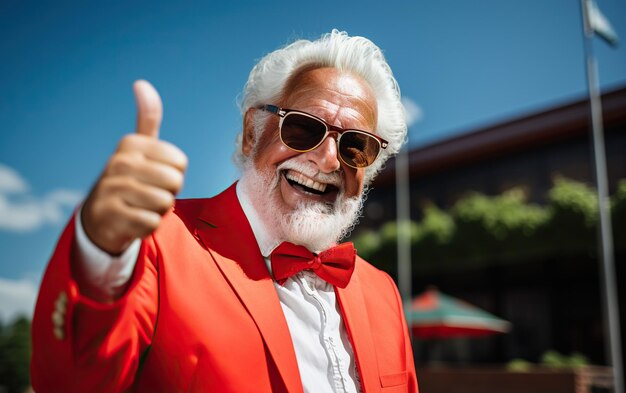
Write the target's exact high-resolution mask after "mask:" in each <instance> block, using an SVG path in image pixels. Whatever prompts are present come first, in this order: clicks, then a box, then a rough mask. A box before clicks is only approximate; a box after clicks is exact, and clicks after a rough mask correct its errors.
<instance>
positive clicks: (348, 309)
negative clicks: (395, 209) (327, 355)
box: [335, 258, 380, 393]
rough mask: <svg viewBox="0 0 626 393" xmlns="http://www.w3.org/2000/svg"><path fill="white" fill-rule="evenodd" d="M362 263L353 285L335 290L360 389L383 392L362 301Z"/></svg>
mask: <svg viewBox="0 0 626 393" xmlns="http://www.w3.org/2000/svg"><path fill="white" fill-rule="evenodd" d="M358 273H359V260H358V258H357V264H356V266H355V270H354V273H353V274H352V278H351V279H350V283H349V284H348V286H346V287H345V288H343V289H342V288H335V292H336V293H337V299H338V300H339V306H340V308H341V314H342V316H343V320H344V322H345V324H346V328H347V330H348V335H349V336H350V342H351V343H352V349H353V350H354V355H355V356H356V361H357V365H358V369H359V374H360V377H361V387H362V389H363V391H364V392H365V393H367V392H377V391H378V390H379V389H380V382H379V378H378V361H377V359H376V352H375V350H374V341H373V340H372V334H371V330H370V322H369V317H368V314H367V309H366V307H365V300H364V299H363V288H362V286H361V282H360V279H359V274H358Z"/></svg>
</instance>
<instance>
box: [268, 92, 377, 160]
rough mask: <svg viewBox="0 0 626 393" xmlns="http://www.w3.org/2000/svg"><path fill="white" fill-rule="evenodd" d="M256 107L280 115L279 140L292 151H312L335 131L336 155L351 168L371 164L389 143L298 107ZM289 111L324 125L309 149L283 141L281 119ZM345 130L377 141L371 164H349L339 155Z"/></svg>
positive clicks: (269, 105) (283, 118) (371, 134)
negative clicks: (298, 147)
mask: <svg viewBox="0 0 626 393" xmlns="http://www.w3.org/2000/svg"><path fill="white" fill-rule="evenodd" d="M258 109H261V110H264V111H266V112H270V113H272V114H274V115H276V116H278V117H280V120H279V121H278V136H279V138H280V141H281V143H282V144H283V145H285V146H287V147H288V148H290V149H291V150H293V151H297V152H299V153H306V152H309V151H313V150H315V149H317V148H318V147H319V146H320V145H321V144H322V143H324V141H325V140H326V138H327V137H328V135H329V134H330V133H331V132H335V133H337V138H336V139H335V140H336V142H337V147H338V152H337V156H338V157H339V159H340V160H341V162H343V163H344V164H346V165H347V166H349V167H351V168H355V169H360V168H367V167H368V166H370V165H372V164H373V163H374V162H375V161H376V160H377V159H378V157H379V156H380V153H381V152H382V150H383V149H386V148H387V146H388V145H389V142H387V141H386V140H384V139H383V138H381V137H379V136H378V135H376V134H373V133H371V132H367V131H363V130H357V129H354V128H341V127H337V126H334V125H332V124H328V123H327V122H326V121H325V120H324V119H321V118H319V117H317V116H315V115H312V114H310V113H306V112H303V111H301V110H298V109H287V108H280V107H278V106H276V105H271V104H267V105H261V106H259V107H258ZM290 113H293V114H298V115H302V116H305V117H309V118H311V119H314V120H317V121H319V122H320V123H322V124H323V125H324V126H325V127H326V133H325V134H324V136H323V137H322V138H321V139H320V141H319V142H318V143H317V144H316V145H315V146H313V147H312V148H310V149H306V150H300V149H294V148H293V147H291V146H289V145H288V144H286V143H285V141H283V135H282V131H283V121H284V120H285V118H286V117H287V115H289V114H290ZM346 132H354V133H357V134H365V135H367V136H369V137H372V138H374V140H376V141H377V142H378V145H379V149H378V153H377V154H376V157H374V159H373V160H372V163H371V164H368V165H366V166H354V165H350V164H348V163H347V162H346V161H345V160H344V158H343V157H342V156H341V153H340V150H339V146H340V145H339V143H340V141H341V137H342V135H343V134H344V133H346Z"/></svg>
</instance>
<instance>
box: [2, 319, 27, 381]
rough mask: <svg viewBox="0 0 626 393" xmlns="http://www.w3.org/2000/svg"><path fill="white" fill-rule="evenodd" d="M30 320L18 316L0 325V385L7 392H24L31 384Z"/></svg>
mask: <svg viewBox="0 0 626 393" xmlns="http://www.w3.org/2000/svg"><path fill="white" fill-rule="evenodd" d="M30 353H31V346H30V321H29V320H28V319H26V318H18V319H16V320H15V321H14V322H13V323H11V324H9V325H7V326H0V386H1V387H2V389H5V390H3V391H6V392H7V393H22V392H24V391H25V390H26V388H27V387H28V385H29V384H30V378H29V374H30V373H29V365H30Z"/></svg>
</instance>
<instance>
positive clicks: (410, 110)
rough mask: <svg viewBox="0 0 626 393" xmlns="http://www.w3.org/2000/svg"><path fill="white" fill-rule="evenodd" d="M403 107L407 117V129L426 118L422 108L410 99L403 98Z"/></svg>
mask: <svg viewBox="0 0 626 393" xmlns="http://www.w3.org/2000/svg"><path fill="white" fill-rule="evenodd" d="M402 105H403V106H404V116H405V117H406V125H407V127H411V126H412V125H413V124H415V123H417V122H419V121H421V120H422V118H423V117H424V111H423V110H422V107H421V106H419V105H418V104H417V103H416V102H415V101H413V100H412V99H410V98H409V97H406V96H404V97H402Z"/></svg>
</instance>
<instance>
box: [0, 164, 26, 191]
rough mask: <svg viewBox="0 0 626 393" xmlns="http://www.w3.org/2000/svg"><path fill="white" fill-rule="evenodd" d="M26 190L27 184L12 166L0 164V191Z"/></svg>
mask: <svg viewBox="0 0 626 393" xmlns="http://www.w3.org/2000/svg"><path fill="white" fill-rule="evenodd" d="M26 191H28V185H27V184H26V182H25V181H24V179H22V177H21V176H20V175H19V173H17V172H16V171H15V170H13V169H12V168H9V167H8V166H6V165H2V164H0V193H2V194H4V193H7V194H8V193H20V192H26Z"/></svg>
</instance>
